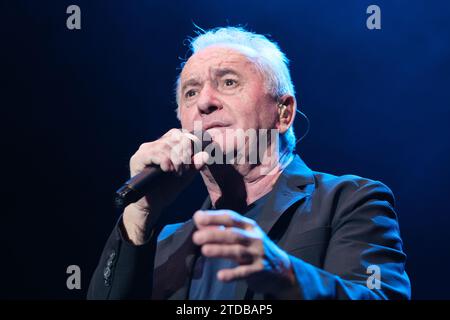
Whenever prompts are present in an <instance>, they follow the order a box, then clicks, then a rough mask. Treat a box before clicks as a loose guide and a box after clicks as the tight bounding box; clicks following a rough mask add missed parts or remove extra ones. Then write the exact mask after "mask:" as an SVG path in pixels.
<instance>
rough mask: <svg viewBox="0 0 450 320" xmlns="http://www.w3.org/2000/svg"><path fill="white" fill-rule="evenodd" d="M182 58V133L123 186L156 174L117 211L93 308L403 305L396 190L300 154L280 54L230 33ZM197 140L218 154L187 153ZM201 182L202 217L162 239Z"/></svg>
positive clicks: (141, 158) (216, 32)
mask: <svg viewBox="0 0 450 320" xmlns="http://www.w3.org/2000/svg"><path fill="white" fill-rule="evenodd" d="M191 53H192V54H191V55H190V57H189V59H188V60H187V61H186V63H185V64H184V65H183V68H182V71H181V73H180V75H179V78H178V80H177V83H176V98H177V104H178V109H177V114H178V118H179V120H180V123H181V128H180V129H172V130H170V131H168V132H167V133H165V134H164V135H163V136H162V137H161V138H160V139H158V140H156V141H153V142H148V143H144V144H142V145H141V147H140V148H139V150H137V151H136V153H135V154H134V155H133V156H132V157H131V160H130V171H131V172H130V173H131V177H133V176H136V175H137V174H139V173H140V172H142V170H143V169H144V168H146V167H148V166H157V167H159V169H160V170H161V171H162V172H163V173H162V174H161V175H160V176H159V178H160V179H159V180H158V181H156V180H155V182H154V184H155V185H154V186H152V187H151V188H149V189H148V190H147V192H146V194H145V196H144V197H142V198H140V199H139V200H138V201H136V202H133V203H131V204H129V205H127V206H126V207H125V209H124V210H123V214H122V215H121V217H120V219H119V220H118V222H117V225H116V227H115V228H114V230H113V232H112V234H111V236H110V237H109V239H108V240H107V243H106V246H105V248H104V251H103V253H102V255H101V257H100V261H99V264H98V267H97V269H96V271H95V272H94V275H93V277H92V280H91V283H90V286H89V291H88V299H409V298H410V295H411V292H410V282H409V278H408V276H407V274H406V272H405V261H406V255H405V253H404V252H403V248H402V240H401V238H400V231H399V226H398V221H397V216H396V213H395V211H394V196H393V194H392V192H391V190H390V189H389V188H388V187H387V186H385V185H384V184H382V183H381V182H379V181H373V180H369V179H365V178H361V177H358V176H354V175H344V176H335V175H331V174H327V173H322V172H317V171H313V170H311V169H309V168H308V167H307V166H306V164H305V163H304V162H303V161H302V160H301V158H300V157H299V155H297V154H295V151H294V150H295V145H296V137H295V134H294V130H293V127H292V124H293V121H294V118H295V114H296V110H297V102H296V98H295V91H294V86H293V83H292V81H291V76H290V72H289V69H288V60H287V58H286V56H285V55H284V54H283V52H281V50H280V48H279V47H278V45H277V44H276V43H274V42H272V41H270V40H269V39H268V38H266V37H265V36H263V35H259V34H255V33H251V32H249V31H246V30H244V29H243V28H235V27H226V28H217V29H213V30H207V31H202V32H201V33H199V34H198V36H197V37H196V38H194V39H191ZM199 124H200V125H199ZM195 126H197V127H198V126H200V129H201V130H202V131H203V132H207V133H208V134H209V135H210V137H211V139H212V141H213V142H212V143H211V145H209V146H208V147H211V148H215V149H216V150H215V151H216V152H214V153H210V152H207V151H206V150H202V151H200V152H193V150H192V141H193V140H195V139H197V138H196V137H193V134H192V132H195V131H196V129H198V128H195ZM237 132H241V133H242V132H244V135H241V134H237ZM261 132H266V133H267V134H266V135H262V134H260V133H261ZM242 136H244V138H243V139H238V137H242ZM264 136H265V137H269V139H263V138H262V137H264ZM235 138H236V139H235ZM274 138H276V139H274ZM262 140H266V141H262ZM263 142H267V143H263ZM219 151H220V152H219ZM255 153H256V154H257V156H256V157H253V155H254V154H255ZM229 155H233V156H234V157H229ZM224 159H225V160H224ZM230 159H231V160H230ZM255 159H256V160H255ZM219 160H220V161H219ZM198 172H199V173H200V174H201V176H202V178H203V181H204V184H205V186H206V188H207V191H208V194H209V196H208V198H207V199H206V200H205V202H204V204H203V206H202V207H201V208H200V209H199V210H198V211H197V212H195V213H192V214H193V215H192V219H190V220H188V221H186V222H184V223H181V224H176V225H166V226H162V225H160V224H159V223H158V220H159V218H160V217H161V216H163V215H170V214H171V212H168V210H167V208H168V206H169V204H171V203H172V202H173V201H175V200H176V196H177V195H178V194H179V193H180V192H182V190H184V188H188V187H189V184H190V182H191V179H192V177H193V176H194V175H195V174H196V173H198Z"/></svg>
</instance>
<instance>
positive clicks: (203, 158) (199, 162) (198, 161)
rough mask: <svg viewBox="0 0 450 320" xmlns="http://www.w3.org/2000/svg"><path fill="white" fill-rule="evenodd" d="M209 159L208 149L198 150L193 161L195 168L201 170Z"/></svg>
mask: <svg viewBox="0 0 450 320" xmlns="http://www.w3.org/2000/svg"><path fill="white" fill-rule="evenodd" d="M208 161H209V154H208V152H206V151H202V152H198V153H196V154H195V155H194V157H193V162H194V166H195V169H197V170H201V169H203V168H204V167H205V166H206V165H207V164H208Z"/></svg>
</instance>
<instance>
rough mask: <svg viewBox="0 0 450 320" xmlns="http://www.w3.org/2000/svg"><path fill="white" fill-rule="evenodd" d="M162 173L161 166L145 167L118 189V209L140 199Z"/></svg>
mask: <svg viewBox="0 0 450 320" xmlns="http://www.w3.org/2000/svg"><path fill="white" fill-rule="evenodd" d="M162 173H163V171H162V170H161V168H160V167H159V166H148V167H145V168H144V169H143V170H142V171H141V172H139V173H138V174H137V175H135V176H134V177H132V178H131V179H129V180H128V181H127V182H125V183H124V184H123V186H122V187H120V188H119V189H118V190H117V191H116V197H115V200H114V203H115V206H116V207H117V208H118V209H124V208H125V207H126V206H128V205H129V204H130V203H133V202H136V201H138V200H139V199H140V198H142V197H143V196H144V195H145V192H146V191H147V189H148V187H149V186H150V183H151V182H152V181H154V179H155V178H157V177H159V176H160V175H161V174H162Z"/></svg>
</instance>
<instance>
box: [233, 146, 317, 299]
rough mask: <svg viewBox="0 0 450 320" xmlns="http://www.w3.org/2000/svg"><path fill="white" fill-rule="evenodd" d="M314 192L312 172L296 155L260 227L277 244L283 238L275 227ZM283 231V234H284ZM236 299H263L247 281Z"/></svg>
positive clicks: (238, 289)
mask: <svg viewBox="0 0 450 320" xmlns="http://www.w3.org/2000/svg"><path fill="white" fill-rule="evenodd" d="M313 190H314V177H313V174H312V171H311V170H310V169H309V168H308V167H307V166H306V164H305V163H304V162H303V161H302V159H301V158H300V157H299V156H298V155H296V156H295V157H294V159H293V160H292V161H291V163H290V164H289V165H288V166H287V167H286V168H285V169H284V170H283V172H282V173H281V175H280V177H279V178H278V181H277V182H276V184H275V186H274V189H273V190H272V191H271V193H270V195H269V197H268V199H267V201H266V203H265V204H264V206H263V209H262V212H261V215H260V216H259V218H258V225H259V227H260V228H261V229H262V230H263V231H264V232H265V233H266V234H267V235H268V236H269V238H271V240H273V241H274V242H275V243H277V241H278V239H279V237H280V236H281V235H280V234H279V233H280V232H279V230H275V229H276V228H274V226H275V225H276V223H277V222H278V221H280V219H281V218H282V217H283V216H284V215H285V214H286V213H287V212H288V211H289V208H290V207H292V206H293V205H294V204H296V203H299V202H300V201H301V200H302V199H304V198H305V197H308V196H310V195H311V193H312V192H313ZM283 231H284V229H283V230H281V232H283ZM235 292H236V299H245V300H248V299H255V300H258V299H263V298H264V296H263V295H262V294H254V293H253V292H252V291H251V290H248V286H247V283H246V281H238V283H237V286H236V291H235Z"/></svg>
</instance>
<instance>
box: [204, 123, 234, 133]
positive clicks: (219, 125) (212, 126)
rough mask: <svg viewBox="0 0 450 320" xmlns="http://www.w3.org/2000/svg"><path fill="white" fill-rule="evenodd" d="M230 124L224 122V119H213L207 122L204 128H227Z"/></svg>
mask: <svg viewBox="0 0 450 320" xmlns="http://www.w3.org/2000/svg"><path fill="white" fill-rule="evenodd" d="M229 126H230V125H229V124H227V123H224V122H222V121H212V122H210V123H206V124H205V125H204V126H203V130H204V131H206V130H209V129H214V128H225V127H229Z"/></svg>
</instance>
